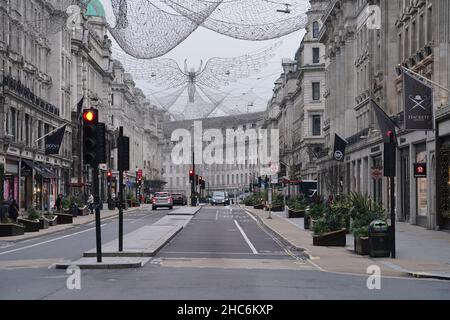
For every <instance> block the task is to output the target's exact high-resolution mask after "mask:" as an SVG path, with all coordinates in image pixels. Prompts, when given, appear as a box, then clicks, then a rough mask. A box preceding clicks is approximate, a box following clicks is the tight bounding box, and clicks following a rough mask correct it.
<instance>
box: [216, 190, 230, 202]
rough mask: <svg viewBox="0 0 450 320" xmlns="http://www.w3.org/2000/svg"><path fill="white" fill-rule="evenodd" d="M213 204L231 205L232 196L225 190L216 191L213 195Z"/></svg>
mask: <svg viewBox="0 0 450 320" xmlns="http://www.w3.org/2000/svg"><path fill="white" fill-rule="evenodd" d="M211 204H212V205H213V206H215V205H224V206H227V205H230V198H229V197H228V193H227V192H224V191H214V193H213V196H212V201H211Z"/></svg>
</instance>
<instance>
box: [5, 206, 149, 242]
mask: <svg viewBox="0 0 450 320" xmlns="http://www.w3.org/2000/svg"><path fill="white" fill-rule="evenodd" d="M103 208H108V206H107V205H106V204H104V205H103ZM142 208H144V209H148V210H151V204H142V205H141V206H140V207H135V208H129V209H128V210H124V211H123V213H124V214H126V213H129V212H133V211H136V210H138V209H142ZM117 215H119V209H115V210H108V209H103V210H101V211H100V217H101V219H102V221H103V220H104V219H107V218H111V217H114V216H117ZM93 221H95V214H90V215H87V216H78V217H75V218H73V223H72V224H59V225H56V226H54V227H49V228H48V229H42V230H39V232H26V233H25V234H23V235H21V236H14V237H0V241H6V242H18V241H23V240H29V239H34V238H38V237H42V236H44V235H49V234H53V233H56V232H61V231H65V230H68V229H71V228H74V227H76V226H80V225H84V224H88V223H90V222H93Z"/></svg>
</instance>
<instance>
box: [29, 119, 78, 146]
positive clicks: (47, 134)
mask: <svg viewBox="0 0 450 320" xmlns="http://www.w3.org/2000/svg"><path fill="white" fill-rule="evenodd" d="M69 123H70V122H66V123H64V124H63V125H61V126H59V127H58V128H56V129H53V130H52V131H50V132H49V133H46V134H44V135H43V136H42V137H40V138H38V139H36V141H34V142H38V141H39V140H42V139H44V138H45V137H47V136H49V135H51V134H52V133H53V132H55V131H58V130H59V129H61V128H62V127H64V126H67V125H68V124H69Z"/></svg>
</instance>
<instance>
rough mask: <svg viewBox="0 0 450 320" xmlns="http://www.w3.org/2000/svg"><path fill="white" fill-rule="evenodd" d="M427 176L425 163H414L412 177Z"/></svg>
mask: <svg viewBox="0 0 450 320" xmlns="http://www.w3.org/2000/svg"><path fill="white" fill-rule="evenodd" d="M426 177H427V164H426V162H423V163H414V178H426Z"/></svg>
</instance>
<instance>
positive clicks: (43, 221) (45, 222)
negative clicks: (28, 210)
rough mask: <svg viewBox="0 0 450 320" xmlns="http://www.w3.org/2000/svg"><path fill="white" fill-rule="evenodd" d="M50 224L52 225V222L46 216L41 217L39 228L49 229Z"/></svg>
mask: <svg viewBox="0 0 450 320" xmlns="http://www.w3.org/2000/svg"><path fill="white" fill-rule="evenodd" d="M49 226H50V224H49V222H48V220H47V219H46V218H42V219H39V228H40V229H48V227H49Z"/></svg>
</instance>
